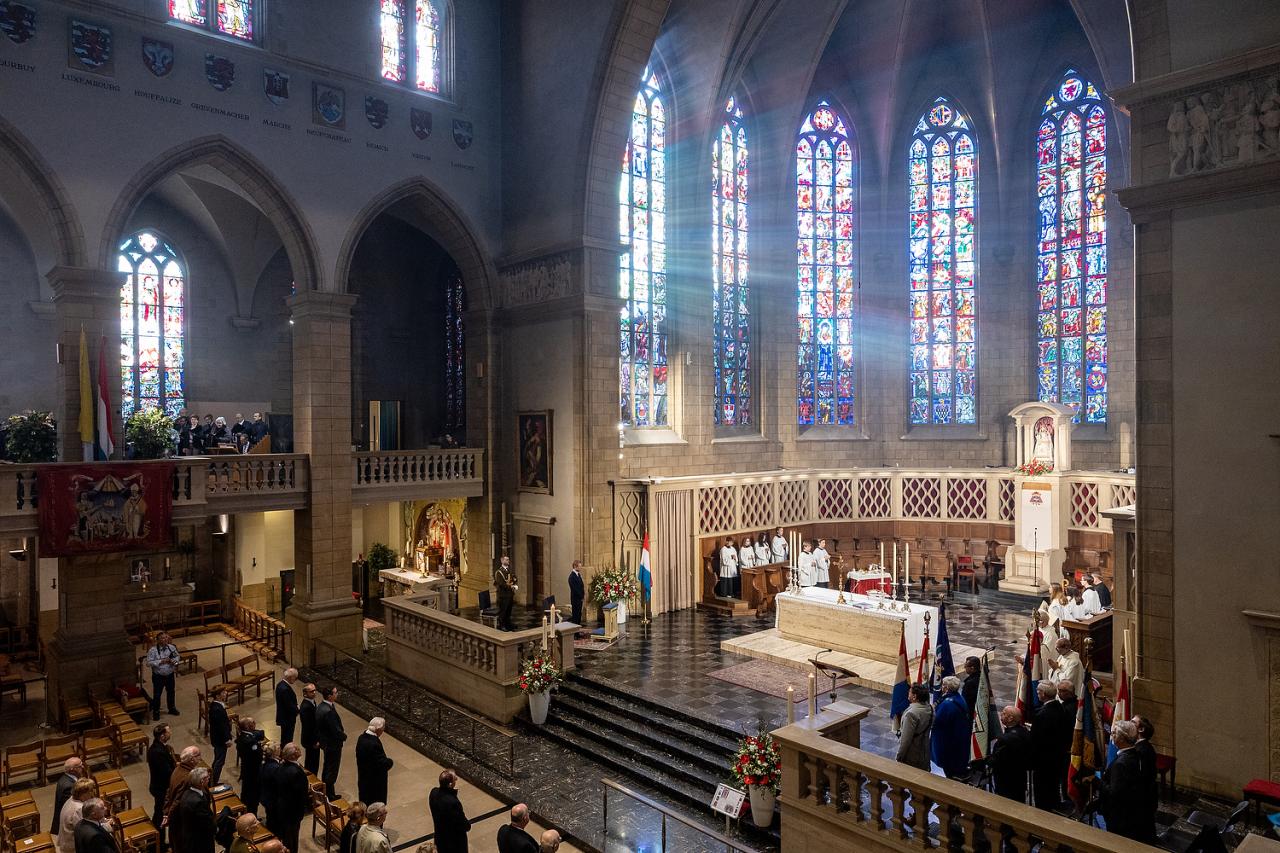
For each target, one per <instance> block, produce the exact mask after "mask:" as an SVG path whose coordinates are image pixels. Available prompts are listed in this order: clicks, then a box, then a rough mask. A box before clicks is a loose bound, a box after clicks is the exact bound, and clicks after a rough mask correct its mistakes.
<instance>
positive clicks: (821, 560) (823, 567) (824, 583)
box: [813, 539, 831, 589]
mask: <svg viewBox="0 0 1280 853" xmlns="http://www.w3.org/2000/svg"><path fill="white" fill-rule="evenodd" d="M813 580H814V586H820V587H822V588H823V589H830V588H831V555H830V554H828V553H827V540H825V539H819V540H818V547H817V548H814V549H813Z"/></svg>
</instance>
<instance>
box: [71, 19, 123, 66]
mask: <svg viewBox="0 0 1280 853" xmlns="http://www.w3.org/2000/svg"><path fill="white" fill-rule="evenodd" d="M113 46H114V44H113V40H112V37H111V28H110V27H104V26H102V25H101V24H91V23H89V22H87V21H81V20H77V19H76V18H72V19H71V21H70V25H69V32H68V44H67V66H68V67H70V68H74V69H75V70H77V71H91V72H93V73H94V74H102V75H105V76H108V77H110V76H112V75H113V74H114V73H115V67H116V63H115V51H114V50H113V49H112V48H113Z"/></svg>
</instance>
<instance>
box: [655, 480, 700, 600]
mask: <svg viewBox="0 0 1280 853" xmlns="http://www.w3.org/2000/svg"><path fill="white" fill-rule="evenodd" d="M654 499H655V500H654V514H655V517H656V529H655V530H654V531H653V535H652V536H651V537H650V541H649V544H650V545H651V546H652V548H653V552H652V553H651V554H650V557H651V558H652V559H653V567H652V569H653V600H652V607H653V614H654V615H655V616H656V615H657V614H659V613H666V612H667V611H668V610H683V609H684V608H686V607H692V606H693V595H694V574H693V572H694V568H695V567H694V565H693V492H692V491H690V490H685V491H681V492H658V493H657V494H656V495H654Z"/></svg>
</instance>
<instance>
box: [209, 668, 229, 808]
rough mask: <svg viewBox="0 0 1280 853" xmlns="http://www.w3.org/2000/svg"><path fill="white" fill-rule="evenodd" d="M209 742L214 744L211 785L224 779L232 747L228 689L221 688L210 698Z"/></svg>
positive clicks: (210, 769) (210, 774)
mask: <svg viewBox="0 0 1280 853" xmlns="http://www.w3.org/2000/svg"><path fill="white" fill-rule="evenodd" d="M209 742H210V743H212V744H213V766H211V767H210V768H209V776H210V781H209V784H210V785H216V784H218V780H219V779H221V778H222V766H223V765H224V764H226V763H227V749H228V748H230V746H231V718H230V717H229V716H227V688H225V687H219V688H218V689H216V690H214V691H213V695H212V696H210V697H209Z"/></svg>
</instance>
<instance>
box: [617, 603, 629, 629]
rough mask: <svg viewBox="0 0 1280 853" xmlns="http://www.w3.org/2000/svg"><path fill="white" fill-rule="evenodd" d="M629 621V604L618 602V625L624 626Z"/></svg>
mask: <svg viewBox="0 0 1280 853" xmlns="http://www.w3.org/2000/svg"><path fill="white" fill-rule="evenodd" d="M626 621H627V602H625V601H619V602H618V624H619V625H622V624H624V623H625V622H626Z"/></svg>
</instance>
